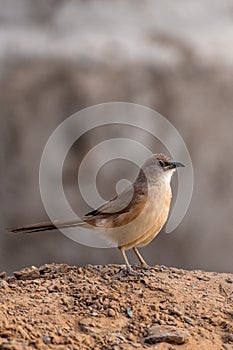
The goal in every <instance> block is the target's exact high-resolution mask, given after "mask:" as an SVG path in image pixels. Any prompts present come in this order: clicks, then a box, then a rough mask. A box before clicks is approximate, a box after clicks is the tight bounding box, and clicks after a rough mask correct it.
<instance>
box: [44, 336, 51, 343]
mask: <svg viewBox="0 0 233 350" xmlns="http://www.w3.org/2000/svg"><path fill="white" fill-rule="evenodd" d="M42 339H43V342H44V343H45V344H49V343H50V342H51V338H50V337H47V335H43V337H42Z"/></svg>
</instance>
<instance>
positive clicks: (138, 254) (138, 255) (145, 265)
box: [133, 247, 151, 269]
mask: <svg viewBox="0 0 233 350" xmlns="http://www.w3.org/2000/svg"><path fill="white" fill-rule="evenodd" d="M133 251H134V253H135V254H136V255H137V258H138V260H139V261H140V263H141V266H142V267H143V268H144V269H150V268H151V267H150V266H149V265H148V264H147V263H146V262H145V260H144V259H143V257H142V256H141V254H140V253H139V251H138V250H137V248H136V247H133Z"/></svg>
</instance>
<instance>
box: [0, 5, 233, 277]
mask: <svg viewBox="0 0 233 350" xmlns="http://www.w3.org/2000/svg"><path fill="white" fill-rule="evenodd" d="M111 101H125V102H133V103H137V104H141V105H145V106H147V107H150V108H152V109H155V110H156V111H158V112H159V113H161V114H162V115H164V116H165V117H166V118H167V119H168V120H170V121H171V123H172V124H173V125H174V126H175V127H176V128H177V130H178V131H179V133H180V134H181V135H182V137H183V139H184V141H185V143H186V145H187V147H188V149H189V152H190V155H191V158H192V161H193V166H194V176H195V183H194V192H193V198H192V202H191V205H190V208H189V211H188V213H187V214H186V216H185V218H184V220H183V221H182V223H181V224H180V225H179V227H178V228H177V229H176V231H175V232H174V233H173V234H169V235H168V234H165V233H164V232H161V233H160V234H159V236H157V238H156V239H155V240H154V241H153V242H152V243H151V244H150V245H149V246H148V247H146V248H144V249H142V253H143V255H144V256H145V258H147V261H148V263H150V264H151V265H154V264H164V265H167V266H176V267H181V268H186V269H193V268H195V269H205V270H214V271H225V272H233V264H232V261H233V254H232V252H233V198H232V194H233V160H232V149H233V136H232V130H233V114H232V113H233V112H232V111H233V2H232V1H231V0H223V1H217V0H202V1H200V0H198V1H192V2H190V1H186V0H174V1H172V2H171V1H166V0H165V1H154V0H143V1H141V0H140V1H139V0H138V1H137V0H134V1H132V0H131V1H127V0H118V1H109V0H98V1H94V0H82V1H81V0H79V1H78V0H76V1H65V0H56V1H53V0H50V1H48V0H40V1H37V2H35V1H32V0H8V1H3V0H0V157H1V158H0V174H1V182H0V196H1V201H0V230H1V234H0V270H1V271H7V272H8V273H10V274H11V273H12V272H13V271H15V270H17V269H19V268H21V267H25V266H30V265H41V264H43V263H49V262H57V263H59V262H62V263H67V264H74V265H78V266H79V265H85V264H87V263H90V264H107V263H123V262H122V257H121V255H120V253H119V252H118V251H117V249H95V248H90V247H86V246H82V245H79V244H77V243H74V242H73V241H71V240H69V239H68V238H66V237H65V236H63V235H62V234H61V233H59V232H58V231H55V232H53V233H51V232H50V233H49V232H48V233H41V234H34V235H14V234H9V233H6V232H5V230H4V228H5V227H9V226H10V227H11V226H14V225H21V224H25V223H34V222H38V221H45V220H47V215H46V212H45V210H44V208H43V204H42V201H41V198H40V191H39V164H40V158H41V154H42V152H43V149H44V146H45V143H46V141H47V139H48V138H49V136H50V135H51V133H52V132H53V131H54V129H55V128H56V127H57V126H58V125H59V124H60V123H61V122H62V121H63V120H65V119H66V118H67V117H68V116H70V115H71V114H73V113H75V112H77V111H79V110H81V109H82V108H84V107H89V106H91V105H94V104H99V103H103V102H111ZM142 118H143V116H142ZM124 132H125V131H124ZM109 137H111V135H109V131H108V129H107V128H105V129H101V130H95V131H93V132H92V133H90V134H89V135H88V134H87V135H85V137H84V138H83V139H82V140H81V141H80V142H81V143H80V144H79V145H78V147H73V148H72V150H71V154H70V155H69V157H68V158H67V161H66V164H65V179H64V182H65V183H66V191H67V194H68V197H69V198H70V200H71V202H72V201H73V203H76V202H79V200H77V193H76V192H75V191H74V185H75V179H76V176H77V166H78V164H79V162H80V160H81V159H82V157H83V156H84V155H85V153H86V151H87V150H88V149H90V147H92V146H93V145H94V144H95V143H96V144H97V143H98V142H99V140H101V141H102V140H104V139H108V138H109ZM144 139H145V138H144ZM145 142H147V141H145ZM148 142H149V141H148ZM151 144H152V142H151ZM152 150H153V151H155V152H156V151H161V149H152ZM119 168H123V169H124V172H125V167H121V166H120V167H119V166H117V167H116V169H119ZM89 171H91V169H90V170H89ZM131 171H132V172H131V173H130V174H129V177H130V178H131V176H132V174H134V175H135V174H136V173H135V169H134V168H131ZM105 173H106V174H105V177H104V179H105V180H104V181H103V184H102V185H103V186H106V183H108V182H109V180H112V179H113V178H112V176H111V178H110V179H109V178H108V172H107V171H106V172H105ZM121 175H122V176H123V177H125V176H127V174H125V173H124V174H120V175H117V176H118V177H119V178H120V177H121ZM118 177H117V178H118ZM114 181H115V180H114ZM100 187H101V184H100ZM105 190H106V188H105V187H104V191H103V189H102V190H101V188H100V193H102V194H103V197H106V199H107V197H108V195H109V194H112V193H110V192H112V191H113V189H109V192H108V191H105ZM101 191H102V192H101ZM113 193H114V191H113ZM75 201H76V202H75ZM77 204H78V205H80V206H81V208H80V209H79V210H80V211H81V212H85V210H86V209H87V208H86V207H85V206H82V203H77ZM129 258H130V259H131V261H134V262H135V260H134V257H133V256H132V255H131V253H129Z"/></svg>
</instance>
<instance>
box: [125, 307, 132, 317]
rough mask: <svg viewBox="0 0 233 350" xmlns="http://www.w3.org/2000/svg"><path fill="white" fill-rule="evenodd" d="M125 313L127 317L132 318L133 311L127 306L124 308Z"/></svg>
mask: <svg viewBox="0 0 233 350" xmlns="http://www.w3.org/2000/svg"><path fill="white" fill-rule="evenodd" d="M126 314H127V316H128V317H129V318H132V317H133V311H132V310H131V309H130V308H127V309H126Z"/></svg>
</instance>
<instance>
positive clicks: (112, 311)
mask: <svg viewBox="0 0 233 350" xmlns="http://www.w3.org/2000/svg"><path fill="white" fill-rule="evenodd" d="M108 316H110V317H114V316H116V312H115V310H113V309H108Z"/></svg>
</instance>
